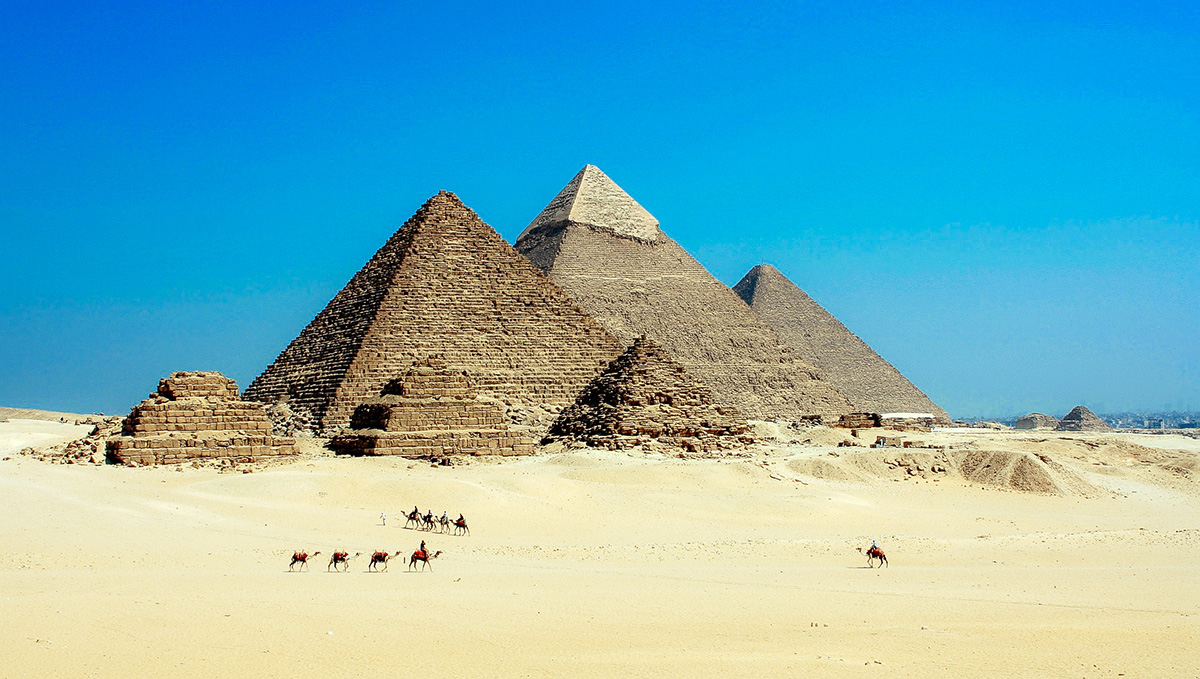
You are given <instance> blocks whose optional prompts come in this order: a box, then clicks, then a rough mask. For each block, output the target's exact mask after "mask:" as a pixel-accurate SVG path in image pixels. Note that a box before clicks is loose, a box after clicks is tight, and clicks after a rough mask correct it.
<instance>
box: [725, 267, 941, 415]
mask: <svg viewBox="0 0 1200 679" xmlns="http://www.w3.org/2000/svg"><path fill="white" fill-rule="evenodd" d="M733 290H734V292H736V293H737V294H738V296H740V297H741V298H742V299H743V300H745V301H746V304H749V305H750V308H752V309H754V313H756V314H758V315H759V316H760V317H761V318H762V319H763V320H764V321H765V322H766V323H767V325H769V326H771V328H773V329H774V330H775V332H776V333H778V334H779V336H780V337H782V338H783V340H784V341H785V342H787V343H788V344H789V345H791V347H792V348H793V349H795V350H796V352H797V353H798V354H799V355H800V356H801V357H802V358H804V359H805V360H807V361H809V362H811V363H812V364H813V365H815V366H817V368H818V369H820V371H821V372H822V373H823V374H824V375H825V378H826V379H828V380H829V381H830V382H832V383H833V384H834V385H835V386H837V388H838V389H839V390H841V392H842V393H843V394H845V395H846V398H848V399H849V400H850V403H851V405H853V406H854V407H855V409H857V410H863V411H867V412H872V413H929V414H930V415H932V416H933V419H934V420H935V421H938V422H947V423H948V422H949V421H950V417H949V416H948V415H947V414H946V411H945V410H943V409H942V408H940V407H939V406H938V405H937V404H935V403H934V402H933V401H931V400H930V399H929V397H928V396H926V395H925V394H924V392H922V391H921V390H920V389H918V388H917V387H916V386H914V385H913V383H912V382H909V381H908V379H907V378H905V377H904V375H902V374H901V373H900V371H899V370H896V368H895V367H894V366H893V365H892V364H891V363H888V362H887V361H885V360H884V359H883V358H882V357H881V356H880V355H879V354H877V353H875V350H874V349H872V348H871V347H870V346H868V345H867V343H866V342H863V341H862V340H861V339H859V337H858V336H857V335H855V334H854V333H852V332H850V330H848V329H847V328H846V326H845V325H842V323H841V321H839V320H838V319H836V318H834V317H833V315H832V314H830V313H829V312H828V311H826V310H825V308H824V307H822V306H821V305H820V304H818V303H817V302H816V301H814V300H813V299H812V298H811V297H809V296H808V294H806V293H805V292H804V291H803V290H801V289H800V288H798V287H797V286H796V284H795V283H793V282H792V281H791V280H789V279H788V278H787V277H786V276H784V275H783V274H782V273H780V272H779V270H778V269H776V268H775V267H773V266H771V265H770V264H760V265H758V266H756V267H754V268H753V269H750V271H749V272H747V273H746V275H745V276H743V277H742V280H741V281H739V282H738V284H737V285H735V286H734V287H733Z"/></svg>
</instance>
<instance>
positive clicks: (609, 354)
mask: <svg viewBox="0 0 1200 679" xmlns="http://www.w3.org/2000/svg"><path fill="white" fill-rule="evenodd" d="M621 349H622V344H620V343H619V342H618V341H617V340H616V339H615V338H614V337H613V336H612V335H610V334H609V333H608V332H607V331H606V330H605V329H604V328H603V327H602V326H601V325H600V324H599V323H598V322H597V321H596V320H595V319H593V318H592V317H591V316H589V315H588V314H586V313H585V312H584V311H583V310H581V309H580V308H579V306H578V305H576V304H575V302H573V301H572V300H571V298H570V297H568V296H567V293H565V292H563V291H562V290H561V289H560V288H559V287H558V286H556V285H555V284H554V283H552V282H550V280H549V279H547V278H546V276H544V275H543V274H542V272H541V271H539V270H538V269H537V268H536V267H535V266H533V265H532V264H530V263H529V261H528V260H526V259H525V258H524V257H523V256H521V254H520V253H518V252H517V251H516V250H514V249H513V246H511V245H509V244H508V243H507V242H505V240H504V239H503V238H501V237H500V234H498V233H496V231H495V230H494V229H492V227H490V226H488V225H487V224H486V223H484V222H483V220H481V219H480V218H479V216H478V215H476V214H475V213H474V212H473V211H472V210H471V209H470V208H468V207H467V206H465V205H463V204H462V202H461V201H460V200H459V199H458V197H457V196H455V195H454V194H452V193H448V192H445V191H443V192H440V193H438V194H437V195H436V196H434V197H432V198H430V199H429V200H428V201H427V202H426V203H425V204H424V205H423V206H421V209H419V210H418V211H417V212H416V214H414V215H413V216H412V217H411V218H410V219H409V220H408V221H407V222H405V223H404V225H403V226H401V227H400V229H399V230H398V231H396V233H395V234H393V235H392V237H391V238H390V239H389V240H388V241H387V243H385V244H384V246H383V247H381V248H380V249H379V251H378V252H376V253H375V256H374V257H372V258H371V260H370V261H369V262H367V264H366V265H365V266H363V268H362V269H361V270H360V271H359V272H358V273H357V274H355V276H354V277H353V278H352V279H351V280H350V282H349V283H347V284H346V287H344V288H343V289H342V290H341V291H340V292H339V293H338V294H337V295H336V296H335V297H334V298H333V300H332V301H330V302H329V304H328V305H327V306H326V307H325V309H324V310H322V311H321V313H319V314H318V315H317V317H316V318H315V319H313V321H312V322H311V323H309V324H308V326H307V327H306V328H304V330H303V331H302V332H301V333H300V335H299V336H298V337H297V338H296V339H295V340H293V341H292V343H291V344H290V345H288V347H287V348H286V349H285V350H284V351H283V353H281V354H280V355H279V357H278V358H277V359H276V360H275V362H274V363H272V364H271V365H270V367H268V368H267V369H266V370H265V371H264V372H263V373H262V374H261V375H259V376H258V377H257V378H256V379H255V380H254V381H253V382H252V383H251V384H250V386H249V387H247V389H246V398H249V399H254V400H256V401H262V402H263V403H277V402H279V401H283V400H286V401H287V403H288V406H289V407H290V408H291V409H292V410H293V411H295V412H299V411H301V410H303V411H306V412H307V413H309V414H310V415H311V416H312V423H313V425H314V426H315V427H316V429H317V430H318V431H319V432H323V433H325V434H326V435H329V434H334V433H337V431H339V430H340V429H341V428H342V427H345V426H346V425H348V424H349V423H350V419H351V415H352V414H353V413H354V411H355V409H356V408H357V407H358V406H359V405H360V404H362V403H364V402H365V401H367V400H368V399H371V398H374V397H376V396H378V395H379V394H380V391H381V390H382V389H383V387H384V385H386V384H387V383H388V381H389V380H391V379H393V378H395V377H396V376H398V375H403V374H404V371H405V370H407V369H408V368H409V366H411V365H412V364H413V363H414V362H416V361H421V360H424V359H425V358H426V357H428V356H431V355H434V354H439V355H442V356H444V357H445V360H446V361H447V362H448V363H449V364H450V365H454V366H456V367H457V368H460V369H463V370H469V371H470V373H471V376H472V378H473V379H474V382H475V386H476V387H477V388H478V389H479V390H480V391H481V392H483V393H486V394H488V395H491V396H495V397H496V398H499V399H502V400H504V401H505V402H506V403H508V404H513V405H522V406H532V407H541V406H543V405H544V404H553V405H556V406H565V405H567V404H569V403H571V402H572V401H573V400H574V398H575V396H576V395H577V394H578V393H579V391H580V390H581V389H582V388H583V386H584V385H585V384H587V383H588V381H589V380H591V379H592V378H593V377H595V376H596V375H597V374H599V372H600V371H601V370H602V369H603V368H604V366H605V365H607V364H608V363H609V361H611V360H612V359H613V358H615V357H616V356H617V355H618V354H620V353H621Z"/></svg>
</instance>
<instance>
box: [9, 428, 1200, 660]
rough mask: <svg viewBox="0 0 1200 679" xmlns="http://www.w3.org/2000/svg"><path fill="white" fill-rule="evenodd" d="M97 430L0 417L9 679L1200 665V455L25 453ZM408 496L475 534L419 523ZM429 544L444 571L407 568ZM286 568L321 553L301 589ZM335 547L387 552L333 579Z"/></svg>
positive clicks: (958, 447) (1096, 444)
mask: <svg viewBox="0 0 1200 679" xmlns="http://www.w3.org/2000/svg"><path fill="white" fill-rule="evenodd" d="M87 429H88V428H87V427H74V426H71V425H68V424H60V423H55V422H34V421H31V420H19V419H13V420H11V421H9V422H4V423H0V458H3V459H2V461H0V497H2V498H3V501H2V502H0V544H3V545H4V549H3V551H2V552H0V598H2V600H3V619H4V632H3V634H0V657H3V658H4V661H3V665H2V667H3V671H0V675H3V676H5V677H25V676H28V677H93V676H94V677H127V676H173V677H214V676H219V677H295V676H312V677H349V676H368V675H371V676H381V675H387V676H421V677H449V676H480V677H491V676H497V677H510V676H511V677H549V676H582V677H593V676H595V677H607V676H668V677H669V676H680V677H710V676H711V677H717V676H720V677H729V676H761V677H776V676H800V675H807V676H839V677H856V676H864V677H865V676H895V677H997V676H1048V677H1117V676H1129V677H1156V676H1164V677H1165V676H1171V677H1181V676H1186V677H1191V676H1197V674H1200V652H1198V651H1197V644H1198V642H1200V578H1197V574H1198V573H1200V568H1198V567H1197V565H1196V563H1195V559H1196V556H1197V551H1198V550H1197V547H1200V483H1197V480H1196V473H1197V472H1200V468H1198V467H1197V463H1196V461H1197V459H1198V458H1200V441H1197V440H1195V439H1190V438H1184V437H1181V436H1134V435H1125V434H1104V435H1098V434H1097V435H1093V434H1079V433H1072V434H1056V433H1050V432H990V431H984V430H968V431H947V432H935V433H932V434H931V433H922V434H911V433H906V434H904V436H905V437H906V438H910V439H920V440H922V441H924V442H926V443H930V444H939V445H950V446H953V448H950V449H948V450H942V451H938V450H929V449H920V450H918V449H904V450H897V449H884V450H882V451H880V450H871V449H865V448H836V447H835V445H836V443H837V442H838V441H840V440H846V438H847V437H848V434H846V433H845V432H844V431H840V430H831V429H823V428H820V429H814V430H808V431H807V432H799V433H797V432H790V431H786V430H780V429H779V428H774V429H772V426H771V425H760V431H762V432H764V433H766V434H768V435H771V437H772V438H773V439H774V440H772V441H769V442H768V443H766V444H764V445H763V446H762V447H761V448H759V449H756V450H755V451H754V452H753V454H752V455H751V456H749V457H745V458H736V459H680V458H677V457H670V456H666V455H663V454H659V453H654V454H646V453H643V452H640V451H633V452H613V451H597V450H587V449H584V450H575V449H565V450H561V451H558V452H546V453H542V454H540V455H537V456H533V457H528V458H521V459H509V460H503V461H488V460H471V461H469V462H468V463H466V464H463V465H458V466H452V467H432V466H430V465H429V464H428V463H423V462H414V461H410V460H404V459H399V458H381V459H368V458H346V459H343V458H335V457H332V456H330V455H328V454H324V453H321V452H319V451H318V450H317V449H316V448H315V447H313V448H312V449H311V450H310V452H309V453H308V454H306V455H304V456H302V457H301V458H300V459H298V460H296V461H292V462H289V463H276V464H271V465H265V466H264V465H256V466H249V467H243V468H238V469H232V470H231V469H218V468H215V467H201V468H193V467H190V466H185V467H144V468H126V467H118V466H112V465H107V466H101V465H91V464H74V465H65V464H50V463H47V462H44V461H40V460H37V459H34V458H32V457H29V456H24V455H20V454H18V452H17V451H19V450H20V449H21V448H23V447H25V446H30V445H39V446H44V445H48V444H51V443H54V442H55V441H61V440H66V439H69V438H73V437H77V436H80V435H82V434H84V433H86V431H87ZM868 434H869V432H868ZM870 440H874V438H873V437H870ZM1028 453H1033V454H1034V456H1035V457H1034V458H1032V459H1033V460H1034V461H1032V462H1030V461H1025V460H1026V459H1027V458H1028V457H1029V456H1028V455H1027V454H1028ZM954 455H958V456H959V458H961V459H959V458H955V457H954ZM1038 455H1040V456H1043V457H1036V456H1038ZM939 456H940V457H939ZM1006 456H1007V457H1006ZM939 459H940V460H942V461H943V462H946V461H947V460H949V461H950V464H951V467H950V469H949V470H948V471H946V472H935V471H932V466H934V465H935V464H938V462H937V460H939ZM988 460H990V462H989V461H988ZM246 472H250V473H246ZM1022 484H1033V485H1034V486H1037V487H1039V488H1041V489H1042V490H1040V491H1036V492H1035V491H1028V490H1017V489H1015V488H1016V487H1017V486H1021V485H1022ZM1039 484H1040V485H1039ZM414 505H417V506H418V507H420V508H421V510H422V511H424V510H426V509H432V510H434V512H435V513H437V514H441V513H442V511H448V512H449V513H450V515H451V517H454V516H456V515H457V514H458V513H459V512H461V513H463V514H464V515H465V516H466V518H467V520H468V521H469V524H470V528H471V535H470V536H467V537H456V536H452V535H439V534H430V533H426V532H422V531H417V530H413V529H406V528H404V518H403V514H404V512H405V511H407V510H410V509H411V508H412V507H413V506H414ZM381 512H386V514H387V522H386V525H383V524H382V522H381V520H380V513H381ZM872 539H876V540H878V541H879V544H880V545H881V547H883V549H885V550H886V552H887V555H888V557H889V560H890V565H889V567H887V568H868V567H867V565H866V561H865V559H864V557H863V556H862V555H860V554H859V553H858V552H857V551H856V549H855V548H856V547H865V546H867V545H869V544H870V543H871V540H872ZM421 540H426V541H427V542H428V544H429V547H430V548H431V549H434V550H443V554H442V555H441V556H440V557H439V558H438V559H436V560H434V561H433V563H432V570H426V571H425V572H407V571H406V567H407V558H406V557H407V555H408V554H409V553H411V552H412V551H413V550H414V549H415V548H416V547H417V545H418V544H419V543H420V541H421ZM297 549H306V550H309V551H315V550H320V551H321V552H322V554H321V555H319V556H315V557H313V558H312V559H311V561H310V567H309V570H308V571H306V572H288V562H289V558H290V556H291V554H292V552H293V551H294V550H297ZM335 549H344V550H348V551H350V552H351V553H354V552H366V553H368V554H369V553H370V552H371V551H374V550H388V551H392V552H395V551H399V552H400V553H401V555H400V556H398V557H396V558H395V559H394V560H393V561H392V562H391V563H390V565H389V567H388V569H387V571H386V572H384V573H368V572H366V571H367V559H366V558H364V557H359V558H358V559H357V560H355V561H353V562H352V563H351V566H350V568H349V571H348V572H346V573H336V574H335V573H327V572H326V564H327V563H328V555H329V554H330V553H331V552H332V551H334V550H335Z"/></svg>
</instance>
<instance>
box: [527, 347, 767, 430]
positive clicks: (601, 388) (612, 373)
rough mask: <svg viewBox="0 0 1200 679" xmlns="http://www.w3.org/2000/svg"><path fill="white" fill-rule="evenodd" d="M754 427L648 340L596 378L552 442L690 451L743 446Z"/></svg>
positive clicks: (561, 420)
mask: <svg viewBox="0 0 1200 679" xmlns="http://www.w3.org/2000/svg"><path fill="white" fill-rule="evenodd" d="M748 429H749V425H748V424H747V423H746V421H745V420H744V419H742V418H741V416H739V415H738V414H737V413H736V412H734V411H733V410H732V409H731V408H727V407H723V406H719V405H717V404H716V403H715V402H714V399H713V395H712V392H711V391H710V390H709V389H708V387H706V386H705V385H704V384H703V383H702V382H700V381H699V380H696V379H695V378H693V377H692V376H691V375H689V374H688V372H687V369H686V368H684V367H683V366H681V365H679V364H678V363H676V362H675V361H673V360H672V359H671V357H670V356H668V355H667V352H666V351H665V350H664V349H663V348H662V347H660V346H658V345H657V344H655V343H654V341H653V340H649V339H647V338H645V337H639V338H638V339H637V340H635V341H634V343H633V345H631V346H630V347H629V348H628V349H626V350H625V353H623V354H621V355H620V356H618V357H617V358H616V360H614V361H613V362H612V363H611V364H610V365H609V366H608V368H606V369H605V370H604V372H603V373H601V374H600V375H599V376H597V377H596V379H594V380H592V381H591V383H590V384H588V386H587V387H585V388H584V390H583V393H581V394H580V395H579V398H578V399H576V401H575V403H574V404H572V405H571V406H570V407H568V408H565V409H564V410H563V411H562V412H561V413H560V414H559V416H558V419H556V420H555V421H554V424H552V425H551V426H550V433H549V438H572V439H577V440H582V441H587V442H588V443H589V444H590V445H593V446H599V447H606V448H630V447H632V446H634V445H637V444H640V443H645V442H649V441H651V440H653V441H657V442H658V443H663V444H666V445H670V446H678V447H681V448H685V449H688V450H693V451H698V450H704V451H710V450H720V449H727V448H740V447H743V446H744V445H745V444H746V443H748V442H750V441H751V439H750V437H748V436H747V435H746V432H747V430H748Z"/></svg>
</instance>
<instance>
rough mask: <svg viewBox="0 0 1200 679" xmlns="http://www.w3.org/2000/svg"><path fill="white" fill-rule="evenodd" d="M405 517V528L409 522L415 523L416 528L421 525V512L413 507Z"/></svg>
mask: <svg viewBox="0 0 1200 679" xmlns="http://www.w3.org/2000/svg"><path fill="white" fill-rule="evenodd" d="M406 518H407V519H408V520H407V521H405V522H404V527H405V528H408V524H410V523H412V524H416V526H417V528H420V527H421V512H418V511H417V510H415V509H414V510H412V512H411V513H409V514H407V515H406Z"/></svg>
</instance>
